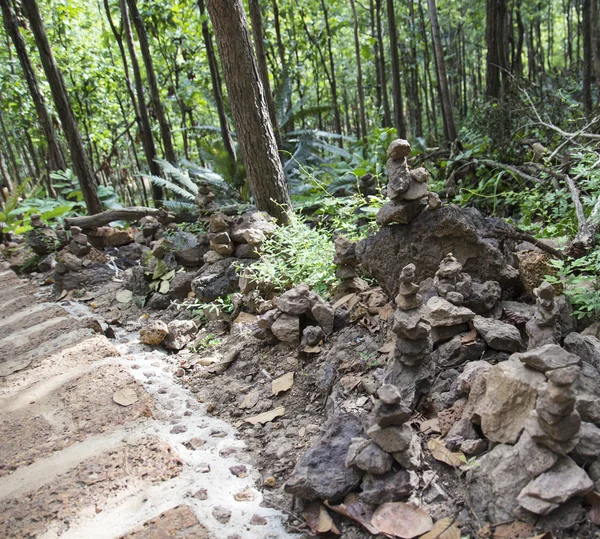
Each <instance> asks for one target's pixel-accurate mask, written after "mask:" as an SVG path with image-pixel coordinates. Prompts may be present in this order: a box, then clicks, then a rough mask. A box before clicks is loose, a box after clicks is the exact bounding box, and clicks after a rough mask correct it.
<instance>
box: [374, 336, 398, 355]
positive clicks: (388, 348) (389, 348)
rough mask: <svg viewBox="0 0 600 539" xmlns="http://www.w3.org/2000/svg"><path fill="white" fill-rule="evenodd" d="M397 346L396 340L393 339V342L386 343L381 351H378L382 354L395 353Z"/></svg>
mask: <svg viewBox="0 0 600 539" xmlns="http://www.w3.org/2000/svg"><path fill="white" fill-rule="evenodd" d="M395 346H396V339H392V340H391V341H388V342H386V343H385V344H384V345H383V346H382V347H381V348H380V349H379V350H377V351H378V352H379V353H380V354H389V353H390V352H393V351H394V347H395Z"/></svg>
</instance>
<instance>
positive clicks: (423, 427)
mask: <svg viewBox="0 0 600 539" xmlns="http://www.w3.org/2000/svg"><path fill="white" fill-rule="evenodd" d="M419 432H421V433H423V434H429V433H433V434H441V433H442V431H441V430H440V421H439V419H438V418H437V417H433V418H431V419H427V420H426V421H422V422H421V423H420V424H419Z"/></svg>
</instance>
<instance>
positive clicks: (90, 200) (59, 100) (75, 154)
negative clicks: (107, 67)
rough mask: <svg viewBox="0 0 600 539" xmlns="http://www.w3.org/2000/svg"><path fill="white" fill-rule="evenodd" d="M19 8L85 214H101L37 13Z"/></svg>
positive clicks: (31, 0)
mask: <svg viewBox="0 0 600 539" xmlns="http://www.w3.org/2000/svg"><path fill="white" fill-rule="evenodd" d="M22 5H23V8H24V10H25V15H26V17H27V19H28V20H29V24H30V26H31V31H32V33H33V36H34V38H35V42H36V45H37V49H38V52H39V55H40V60H41V61H42V66H43V68H44V73H45V74H46V79H47V80H48V84H49V85H50V91H51V92H52V98H53V100H54V106H55V108H56V111H57V113H58V116H59V118H60V121H61V123H62V126H63V131H64V133H65V137H66V139H67V142H68V144H69V151H70V153H71V162H72V164H73V170H74V172H75V174H76V176H77V178H78V179H79V185H80V186H81V192H82V193H83V198H84V200H85V204H86V206H87V210H88V213H89V214H95V213H100V212H101V211H102V209H103V208H102V203H101V202H100V198H99V197H98V188H97V185H96V179H95V178H94V173H93V171H92V168H91V166H90V163H89V161H88V158H87V155H86V153H85V150H84V148H83V141H82V140H81V135H80V134H79V129H78V127H77V121H76V120H75V115H74V114H73V108H72V107H71V103H70V101H69V98H68V95H67V89H66V86H65V81H64V79H63V76H62V73H61V72H60V69H59V68H58V65H57V64H56V60H55V59H54V55H53V54H52V49H51V48H50V43H49V41H48V37H47V36H46V29H45V28H44V23H43V22H42V17H41V15H40V11H39V9H38V6H37V3H36V1H35V0H22Z"/></svg>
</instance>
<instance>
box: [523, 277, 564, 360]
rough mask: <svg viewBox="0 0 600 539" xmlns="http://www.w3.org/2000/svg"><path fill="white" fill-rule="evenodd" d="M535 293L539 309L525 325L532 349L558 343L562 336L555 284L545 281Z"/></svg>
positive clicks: (529, 346) (529, 345)
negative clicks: (555, 297)
mask: <svg viewBox="0 0 600 539" xmlns="http://www.w3.org/2000/svg"><path fill="white" fill-rule="evenodd" d="M533 294H534V296H535V304H536V307H537V309H536V311H535V315H534V317H533V318H532V319H531V320H529V322H527V324H526V325H525V331H526V332H527V336H528V337H529V344H528V348H529V349H530V350H531V349H533V348H538V347H539V346H543V345H545V344H558V343H559V341H560V336H561V331H560V326H559V323H558V317H559V309H558V305H557V304H556V300H555V299H554V288H553V286H552V285H551V284H549V283H547V282H545V281H544V282H543V283H542V284H541V285H540V286H539V287H538V288H536V289H534V291H533Z"/></svg>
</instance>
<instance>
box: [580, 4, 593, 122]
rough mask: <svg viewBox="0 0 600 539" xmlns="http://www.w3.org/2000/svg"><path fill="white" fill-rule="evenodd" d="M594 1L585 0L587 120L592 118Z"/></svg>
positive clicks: (584, 54)
mask: <svg viewBox="0 0 600 539" xmlns="http://www.w3.org/2000/svg"><path fill="white" fill-rule="evenodd" d="M592 1H593V0H583V8H582V11H583V13H582V24H583V111H584V113H585V117H586V118H587V120H588V121H589V120H591V118H592V107H593V105H592V72H593V51H592Z"/></svg>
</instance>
